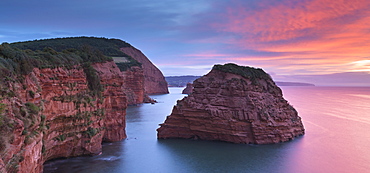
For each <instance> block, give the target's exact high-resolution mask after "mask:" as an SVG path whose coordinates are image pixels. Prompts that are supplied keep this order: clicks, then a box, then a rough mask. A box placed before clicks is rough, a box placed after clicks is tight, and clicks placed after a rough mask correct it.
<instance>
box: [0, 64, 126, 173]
mask: <svg viewBox="0 0 370 173" xmlns="http://www.w3.org/2000/svg"><path fill="white" fill-rule="evenodd" d="M92 67H93V68H94V69H95V70H96V71H97V74H98V76H99V78H100V83H101V85H102V86H103V88H104V89H103V92H102V93H101V95H100V96H94V95H92V94H91V93H90V90H89V88H88V85H87V83H88V81H87V77H86V74H85V72H84V69H83V68H82V67H81V66H76V67H74V68H72V69H65V68H55V69H34V70H33V72H32V73H31V74H29V75H27V76H26V77H25V80H24V82H23V83H19V82H9V83H8V84H7V86H6V87H7V88H6V89H7V90H6V91H7V92H9V93H6V94H7V95H12V97H8V98H6V99H4V100H2V101H1V103H4V104H5V105H6V107H7V109H6V112H5V113H6V117H7V118H6V119H5V120H4V121H5V122H6V123H7V124H9V125H8V126H0V127H1V128H2V129H0V131H1V132H6V131H8V133H7V134H9V135H3V136H1V140H2V141H1V142H0V154H1V153H2V154H1V157H0V172H4V173H5V172H29V173H33V172H35V173H37V172H42V167H43V166H42V165H43V163H44V162H45V161H47V160H50V159H53V158H59V157H73V156H79V155H94V154H99V153H101V143H102V141H103V140H104V141H118V140H122V139H124V138H126V134H125V115H126V108H127V102H126V95H125V93H124V90H123V89H124V86H123V83H124V77H123V74H122V73H121V72H120V70H119V69H118V67H117V66H116V64H115V63H114V62H107V63H97V64H93V65H92ZM4 90H5V89H4ZM12 93H14V94H12ZM2 144H5V145H2Z"/></svg>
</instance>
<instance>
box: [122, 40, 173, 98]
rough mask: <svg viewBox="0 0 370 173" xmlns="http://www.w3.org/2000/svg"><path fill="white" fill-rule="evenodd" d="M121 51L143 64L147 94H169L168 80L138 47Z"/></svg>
mask: <svg viewBox="0 0 370 173" xmlns="http://www.w3.org/2000/svg"><path fill="white" fill-rule="evenodd" d="M121 51H122V52H124V53H125V54H127V55H129V56H131V57H132V58H134V59H135V60H137V61H139V62H140V63H141V64H142V67H143V70H144V88H145V92H146V94H167V93H169V92H168V87H167V82H166V80H165V79H164V76H163V74H162V72H161V71H160V70H159V69H158V68H157V67H156V66H155V65H154V64H153V63H152V62H151V61H150V60H149V59H148V58H147V57H146V56H145V55H144V54H143V53H142V52H141V51H140V50H138V49H135V48H133V47H125V48H121Z"/></svg>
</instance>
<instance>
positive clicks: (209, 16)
mask: <svg viewBox="0 0 370 173" xmlns="http://www.w3.org/2000/svg"><path fill="white" fill-rule="evenodd" d="M0 15H1V16H2V17H1V18H0V42H4V41H6V42H14V41H25V40H33V39H42V38H51V37H69V36H81V35H84V36H98V37H113V38H120V39H123V40H125V41H127V42H129V43H131V44H132V45H134V46H135V47H137V48H139V49H140V50H142V51H143V52H144V53H145V54H146V55H147V56H148V57H149V58H150V59H151V60H152V61H153V62H154V63H155V64H156V65H158V66H159V68H161V69H162V70H163V72H164V74H165V75H179V74H181V73H183V74H189V75H202V74H204V73H206V69H208V70H209V69H210V68H211V67H212V66H213V65H214V64H222V63H226V62H234V63H238V64H241V65H249V66H255V67H260V68H263V69H265V70H266V71H268V72H271V73H273V74H277V75H280V76H289V75H292V76H293V75H294V76H304V75H313V74H321V75H328V74H331V73H344V72H356V73H358V74H360V73H361V74H362V73H370V66H369V60H370V49H369V47H370V1H368V0H352V1H348V0H279V1H276V0H188V1H177V0H158V1H151V0H124V1H123V0H110V1H99V0H90V1H87V0H78V1H72V0H64V1H55V2H54V1H49V0H39V1H29V0H16V1H0ZM207 66H209V68H205V67H207ZM190 67H194V68H190ZM356 73H351V75H353V74H356ZM360 76H362V77H364V76H366V75H360ZM327 77H332V76H327Z"/></svg>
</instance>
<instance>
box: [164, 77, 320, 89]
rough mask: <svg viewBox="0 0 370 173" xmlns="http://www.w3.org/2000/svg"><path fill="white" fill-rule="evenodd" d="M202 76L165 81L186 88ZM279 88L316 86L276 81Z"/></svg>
mask: <svg viewBox="0 0 370 173" xmlns="http://www.w3.org/2000/svg"><path fill="white" fill-rule="evenodd" d="M200 77H201V76H191V75H188V76H166V77H165V79H166V81H167V83H168V86H169V87H185V86H186V84H187V83H193V81H194V80H196V79H198V78H200ZM275 83H276V85H278V86H315V84H311V83H303V82H280V81H275Z"/></svg>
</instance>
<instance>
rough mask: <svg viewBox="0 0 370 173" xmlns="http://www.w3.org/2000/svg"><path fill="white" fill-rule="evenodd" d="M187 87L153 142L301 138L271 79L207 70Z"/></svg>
mask: <svg viewBox="0 0 370 173" xmlns="http://www.w3.org/2000/svg"><path fill="white" fill-rule="evenodd" d="M193 86H194V90H193V93H192V94H190V95H189V96H188V97H185V98H184V99H182V100H181V101H178V103H177V105H176V106H174V108H173V111H172V113H171V115H170V116H168V117H167V119H166V121H165V122H164V123H163V124H161V127H160V128H159V129H157V131H158V138H163V139H167V138H192V139H201V140H217V141H226V142H233V143H247V144H248V143H253V144H270V143H278V142H284V141H288V140H292V139H293V138H295V137H296V136H299V135H303V134H304V128H303V124H302V121H301V118H300V117H299V116H298V113H297V111H296V110H295V109H294V108H293V107H292V106H291V105H289V104H288V102H287V101H286V100H285V99H284V98H283V96H282V91H281V90H280V88H278V87H277V86H276V85H275V83H274V82H273V81H272V80H265V79H256V80H255V81H251V80H250V79H249V78H246V77H243V76H241V75H237V74H233V73H226V72H222V71H219V70H215V69H213V70H212V71H211V72H210V73H209V74H207V75H206V76H203V77H202V78H199V79H197V80H196V81H194V84H193Z"/></svg>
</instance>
